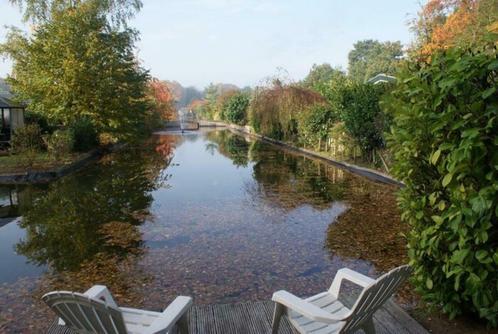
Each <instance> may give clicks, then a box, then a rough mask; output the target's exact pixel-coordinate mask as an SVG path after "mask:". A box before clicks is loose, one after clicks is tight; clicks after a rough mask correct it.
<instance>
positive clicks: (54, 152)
mask: <svg viewBox="0 0 498 334" xmlns="http://www.w3.org/2000/svg"><path fill="white" fill-rule="evenodd" d="M45 144H46V145H47V152H48V154H49V155H50V156H51V157H52V158H53V159H55V160H58V159H60V158H63V157H65V156H67V155H69V154H70V153H71V151H72V150H73V145H74V138H73V133H72V131H71V130H56V131H54V132H53V133H52V134H51V135H47V136H46V137H45Z"/></svg>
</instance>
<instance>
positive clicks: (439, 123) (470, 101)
mask: <svg viewBox="0 0 498 334" xmlns="http://www.w3.org/2000/svg"><path fill="white" fill-rule="evenodd" d="M398 82H399V84H398V85H397V87H396V89H395V91H394V92H393V94H392V96H391V98H390V100H389V101H387V102H388V103H387V104H386V105H387V106H388V108H389V109H390V110H391V111H392V113H393V116H394V120H393V121H394V125H393V130H392V136H391V137H390V148H391V150H392V152H393V153H394V158H395V164H394V168H393V172H394V174H395V175H396V176H397V177H398V178H399V179H400V180H402V181H403V182H404V183H405V185H406V187H404V188H403V189H402V190H401V192H400V195H399V203H400V207H401V210H402V219H403V220H404V221H406V222H408V223H409V224H410V225H411V227H412V229H411V232H410V234H409V236H408V242H409V245H408V247H409V257H410V263H411V265H412V266H413V267H414V283H415V284H416V286H417V290H418V291H419V292H420V293H421V294H422V296H423V297H424V298H425V299H426V300H427V301H429V302H431V303H433V304H434V305H438V306H439V305H442V307H443V311H445V312H446V313H448V314H449V315H450V316H455V315H458V314H460V313H472V314H477V315H479V316H480V317H481V318H484V319H487V321H488V322H489V323H490V324H491V325H494V326H496V325H497V322H498V217H497V216H498V206H497V203H498V137H497V134H498V92H497V89H498V56H497V50H496V47H495V48H493V49H491V50H489V49H488V50H484V51H472V52H471V51H461V50H456V49H450V50H448V51H446V52H445V53H441V54H437V55H434V56H433V57H432V60H431V61H430V63H417V62H410V63H407V64H405V65H404V66H403V68H402V70H401V73H400V74H399V80H398Z"/></svg>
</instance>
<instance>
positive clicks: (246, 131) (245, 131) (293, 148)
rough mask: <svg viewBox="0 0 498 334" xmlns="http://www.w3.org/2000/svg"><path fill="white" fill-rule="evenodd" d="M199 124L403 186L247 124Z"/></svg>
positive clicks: (375, 173)
mask: <svg viewBox="0 0 498 334" xmlns="http://www.w3.org/2000/svg"><path fill="white" fill-rule="evenodd" d="M200 126H201V127H226V128H228V129H230V130H233V131H235V132H239V133H242V134H246V135H249V136H250V137H253V138H257V139H259V140H262V141H264V142H267V143H270V144H273V145H275V146H279V147H283V148H286V149H288V150H291V151H295V152H298V153H301V154H303V155H305V156H308V157H312V158H314V159H318V160H320V161H323V162H326V163H328V164H331V165H334V166H338V167H340V168H343V169H346V170H347V171H349V172H351V173H354V174H356V175H360V176H364V177H366V178H368V179H370V180H372V181H376V182H381V183H386V184H391V185H395V186H398V187H404V186H405V185H404V183H403V182H401V181H399V180H396V179H395V178H393V177H392V176H390V175H387V174H384V173H382V172H379V171H376V170H374V169H370V168H366V167H360V166H357V165H353V164H350V163H347V162H344V161H340V160H335V159H332V158H330V157H326V156H323V155H321V154H319V153H317V152H315V151H311V150H308V149H305V148H301V147H297V146H294V145H291V144H289V143H286V142H283V141H280V140H276V139H273V138H270V137H267V136H263V135H260V134H257V133H255V132H254V130H252V128H251V127H249V126H241V125H235V124H227V123H223V122H215V121H201V122H200Z"/></svg>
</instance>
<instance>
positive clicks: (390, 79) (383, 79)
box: [367, 73, 396, 85]
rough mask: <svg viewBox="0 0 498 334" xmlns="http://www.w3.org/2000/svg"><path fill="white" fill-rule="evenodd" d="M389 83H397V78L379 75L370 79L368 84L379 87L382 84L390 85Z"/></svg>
mask: <svg viewBox="0 0 498 334" xmlns="http://www.w3.org/2000/svg"><path fill="white" fill-rule="evenodd" d="M389 82H396V77H393V76H391V75H387V74H385V73H379V74H377V75H376V76H374V77H371V78H370V79H368V80H367V83H369V84H373V85H377V84H380V83H389Z"/></svg>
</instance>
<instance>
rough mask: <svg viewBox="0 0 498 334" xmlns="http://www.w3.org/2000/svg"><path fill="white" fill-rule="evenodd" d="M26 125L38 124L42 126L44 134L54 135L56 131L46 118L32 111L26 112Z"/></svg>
mask: <svg viewBox="0 0 498 334" xmlns="http://www.w3.org/2000/svg"><path fill="white" fill-rule="evenodd" d="M24 123H25V124H38V125H39V126H40V129H41V132H42V133H52V132H53V131H54V128H55V127H54V125H53V124H50V122H49V121H48V120H47V118H46V117H45V116H43V115H42V114H39V113H34V112H30V111H25V113H24Z"/></svg>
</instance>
